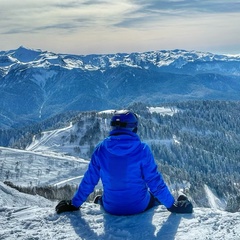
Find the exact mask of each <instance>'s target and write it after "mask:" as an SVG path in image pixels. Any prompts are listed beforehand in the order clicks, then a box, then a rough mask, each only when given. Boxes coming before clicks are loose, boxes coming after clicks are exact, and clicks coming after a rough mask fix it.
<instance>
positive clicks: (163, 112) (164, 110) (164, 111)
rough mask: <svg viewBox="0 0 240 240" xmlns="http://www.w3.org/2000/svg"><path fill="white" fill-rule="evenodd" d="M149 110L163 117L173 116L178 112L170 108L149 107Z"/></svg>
mask: <svg viewBox="0 0 240 240" xmlns="http://www.w3.org/2000/svg"><path fill="white" fill-rule="evenodd" d="M148 109H149V112H150V113H153V112H156V113H159V114H161V115H163V116H165V115H169V116H172V115H173V114H175V113H177V112H178V110H177V109H175V108H168V107H149V108H148Z"/></svg>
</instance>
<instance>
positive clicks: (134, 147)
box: [72, 129, 174, 215]
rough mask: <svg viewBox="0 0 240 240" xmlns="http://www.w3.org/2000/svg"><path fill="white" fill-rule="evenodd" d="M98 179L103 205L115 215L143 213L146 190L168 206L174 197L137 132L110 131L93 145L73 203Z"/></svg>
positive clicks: (148, 196)
mask: <svg viewBox="0 0 240 240" xmlns="http://www.w3.org/2000/svg"><path fill="white" fill-rule="evenodd" d="M100 178H101V180H102V184H103V198H102V200H103V207H104V209H105V210H106V211H107V212H109V213H111V214H114V215H130V214H136V213H140V212H143V211H144V210H145V209H146V208H147V206H148V203H149V201H150V193H149V191H150V192H151V193H152V194H153V195H154V196H155V197H156V198H158V200H159V201H160V202H161V203H162V204H164V205H165V206H166V207H167V208H169V207H171V206H172V204H173V203H174V198H173V196H172V194H171V193H170V191H169V189H168V187H167V186H166V184H165V183H164V181H163V178H162V176H161V174H160V173H159V172H158V171H157V165H156V164H155V162H154V158H153V155H152V153H151V151H150V148H149V147H148V145H147V144H145V143H143V142H141V141H140V139H139V137H138V135H137V134H136V133H133V132H131V131H128V130H125V129H124V130H122V129H121V130H113V131H111V132H110V135H109V137H107V138H106V139H104V140H103V141H102V142H101V143H100V144H99V145H98V146H97V147H96V148H95V151H94V153H93V155H92V158H91V161H90V163H89V167H88V170H87V171H86V173H85V175H84V177H83V179H82V181H81V183H80V185H79V188H78V190H77V192H76V193H75V195H74V197H73V199H72V204H73V205H74V206H75V207H79V206H81V205H82V203H83V202H84V201H86V199H87V197H88V196H89V194H90V193H91V192H93V190H94V187H95V186H96V185H97V183H98V181H99V179H100Z"/></svg>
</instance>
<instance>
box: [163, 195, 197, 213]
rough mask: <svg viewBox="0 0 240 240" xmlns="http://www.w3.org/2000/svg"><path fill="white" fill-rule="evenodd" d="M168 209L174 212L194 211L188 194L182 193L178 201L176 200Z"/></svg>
mask: <svg viewBox="0 0 240 240" xmlns="http://www.w3.org/2000/svg"><path fill="white" fill-rule="evenodd" d="M168 211H170V212H172V213H192V212H193V205H192V203H191V202H190V201H189V200H188V198H187V197H186V196H184V195H180V196H179V197H178V199H177V201H175V202H174V204H173V205H172V206H171V207H170V208H168Z"/></svg>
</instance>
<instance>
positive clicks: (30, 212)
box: [0, 182, 240, 240]
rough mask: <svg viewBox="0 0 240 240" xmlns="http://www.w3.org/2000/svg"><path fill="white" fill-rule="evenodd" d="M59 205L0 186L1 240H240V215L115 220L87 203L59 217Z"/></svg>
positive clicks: (153, 214)
mask: <svg viewBox="0 0 240 240" xmlns="http://www.w3.org/2000/svg"><path fill="white" fill-rule="evenodd" d="M56 204H57V203H56V202H51V201H49V200H46V199H44V198H42V197H39V196H31V195H27V194H23V193H20V192H18V191H17V190H15V189H11V188H9V187H7V186H6V185H4V184H3V183H1V182H0V226H1V229H0V239H2V240H13V239H18V240H26V239H29V240H30V239H54V240H58V239H59V240H60V239H68V240H77V239H79V240H80V239H89V240H90V239H91V240H92V239H116V240H118V239H119V240H120V239H121V240H122V239H125V240H128V239H129V240H135V239H136V240H146V239H147V240H152V239H164V240H165V239H166V240H173V239H175V240H186V239H191V240H193V239H198V240H199V239H211V240H212V239H221V240H224V239H232V240H238V239H240V215H239V213H228V212H224V211H220V210H216V209H210V208H209V209H207V208H195V209H194V213H193V214H171V213H170V212H168V211H167V210H166V209H165V207H163V206H158V207H155V208H152V209H150V210H149V211H147V212H145V213H141V214H137V215H133V216H113V215H110V214H108V213H106V212H105V211H104V210H103V209H102V207H100V206H99V205H96V204H93V203H84V204H83V205H82V208H81V209H80V211H77V212H69V213H62V214H60V215H58V214H56V213H55V210H54V208H55V205H56Z"/></svg>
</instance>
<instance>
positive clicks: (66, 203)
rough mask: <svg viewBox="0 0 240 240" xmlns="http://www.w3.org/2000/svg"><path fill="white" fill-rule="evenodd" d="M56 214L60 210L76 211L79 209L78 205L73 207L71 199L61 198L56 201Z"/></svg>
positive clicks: (60, 211)
mask: <svg viewBox="0 0 240 240" xmlns="http://www.w3.org/2000/svg"><path fill="white" fill-rule="evenodd" d="M55 210H56V212H57V214H59V213H62V212H72V211H77V210H79V207H78V208H77V207H75V206H73V205H72V201H71V200H62V201H60V202H59V203H58V205H57V206H56V208H55Z"/></svg>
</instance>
